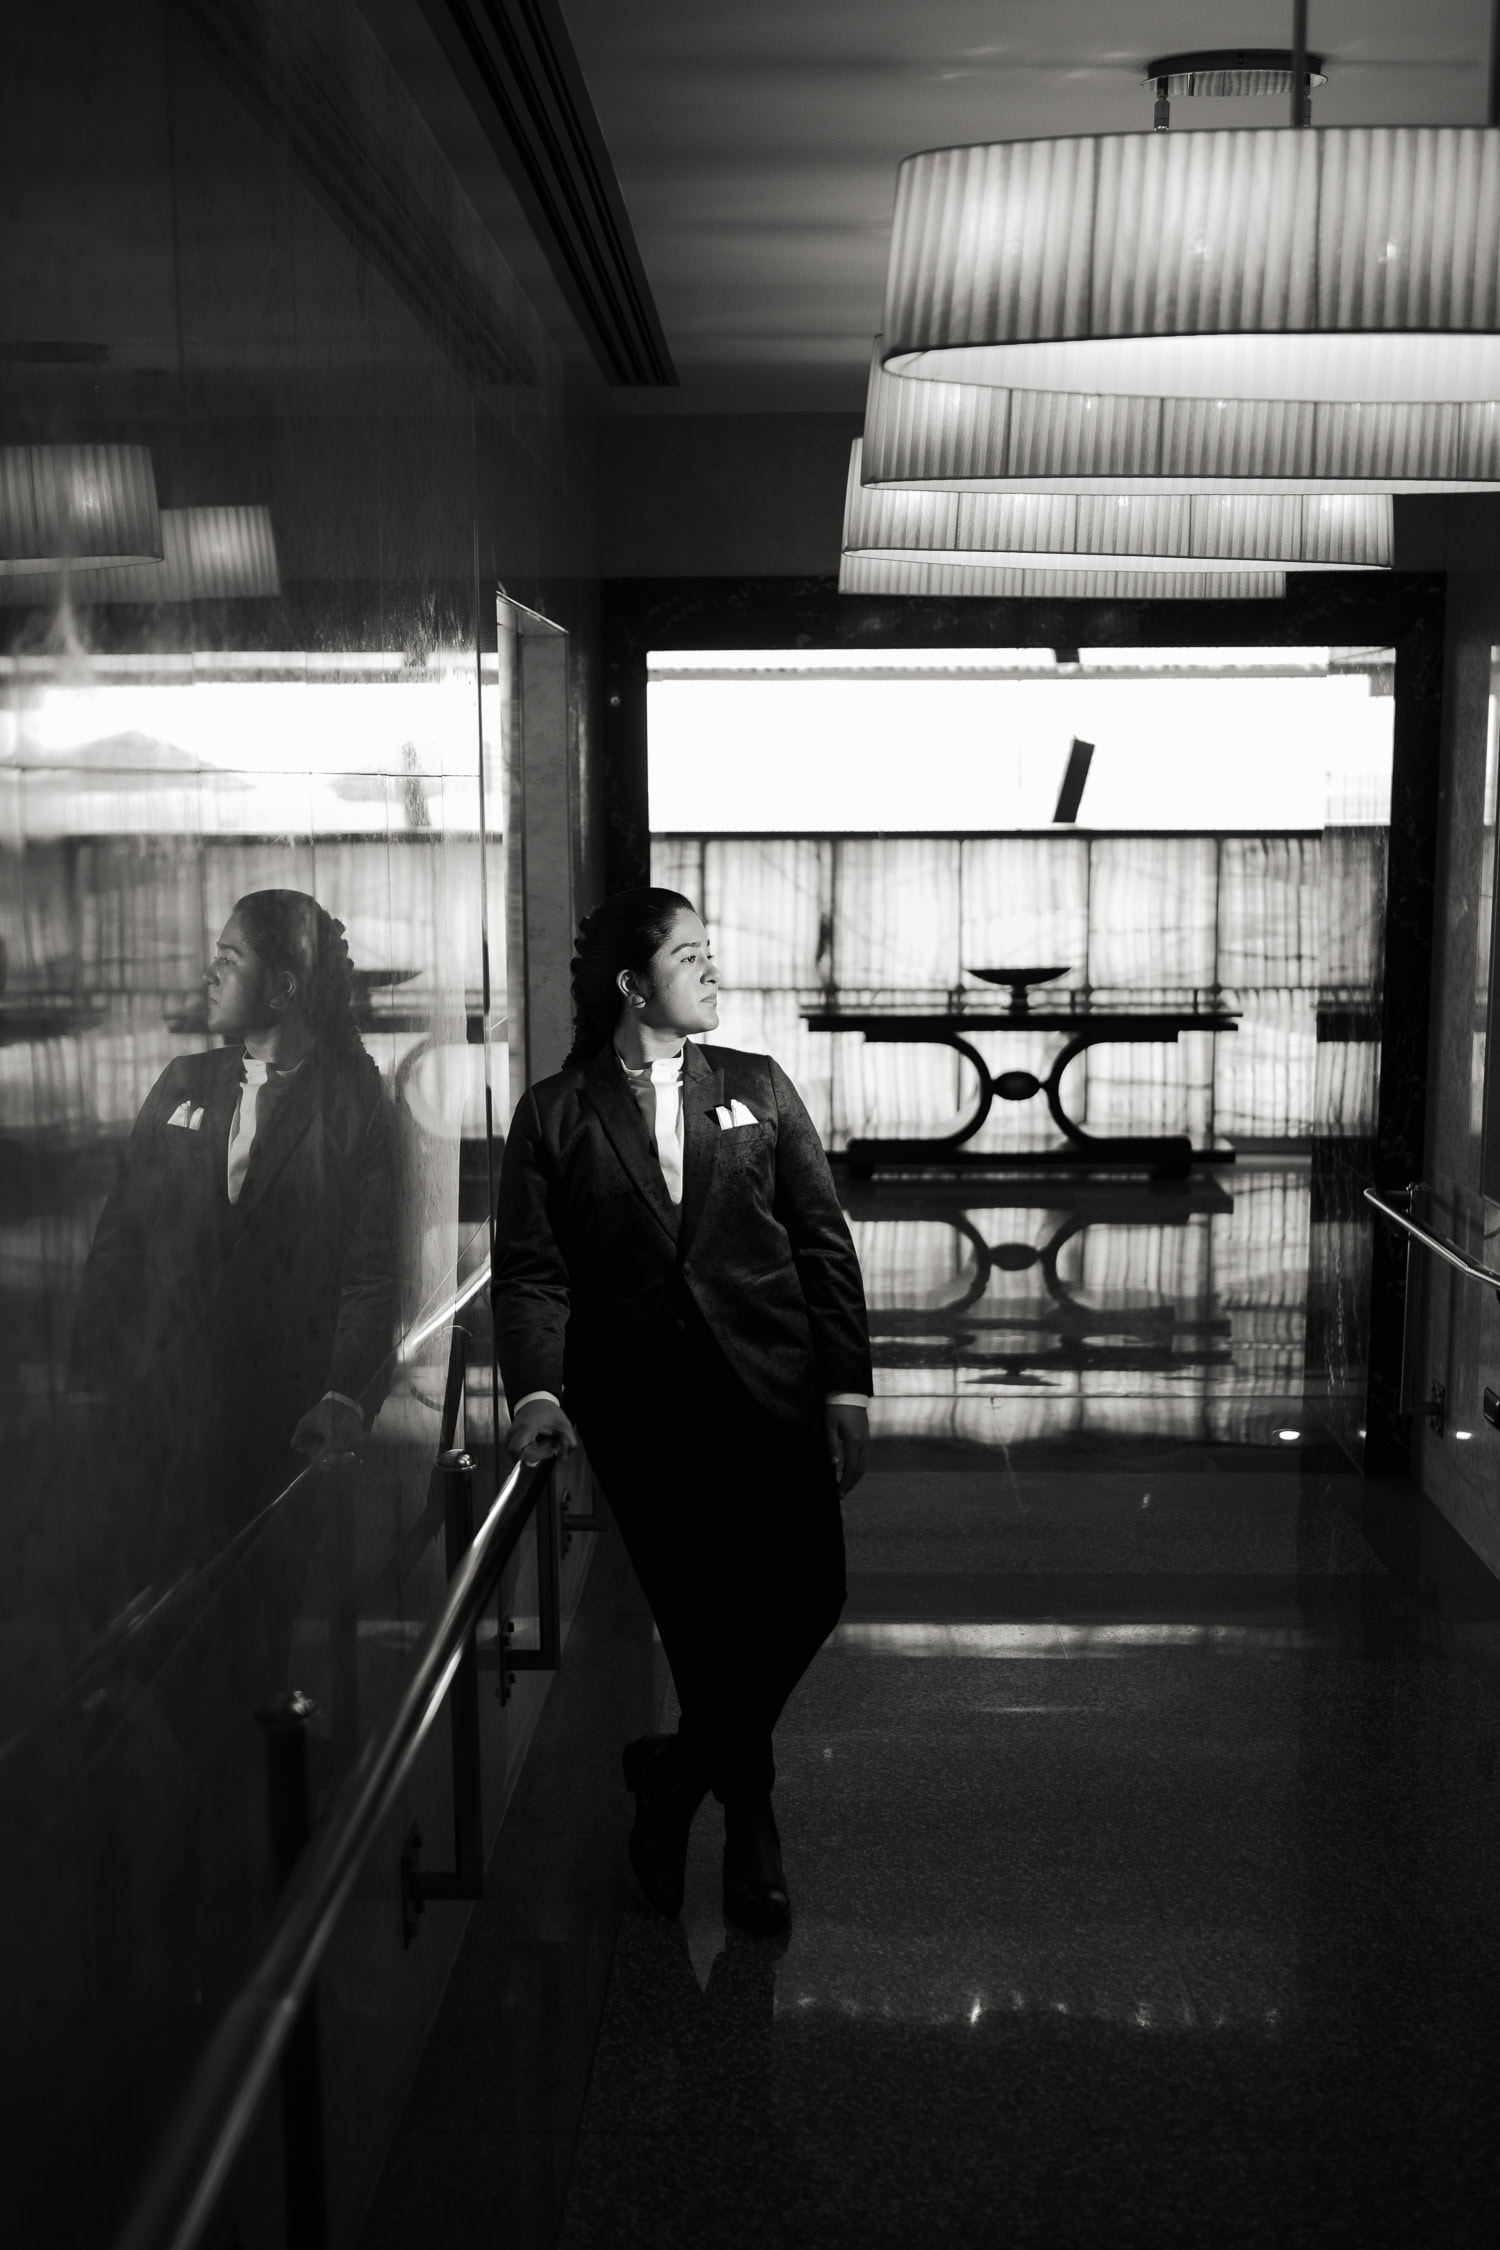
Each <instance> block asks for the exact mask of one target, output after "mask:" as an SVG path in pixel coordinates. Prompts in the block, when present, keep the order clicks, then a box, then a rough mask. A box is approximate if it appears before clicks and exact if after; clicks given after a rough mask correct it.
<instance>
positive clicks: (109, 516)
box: [0, 445, 162, 575]
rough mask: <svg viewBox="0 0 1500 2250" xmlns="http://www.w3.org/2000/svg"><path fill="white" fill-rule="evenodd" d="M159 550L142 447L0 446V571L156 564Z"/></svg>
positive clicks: (152, 484)
mask: <svg viewBox="0 0 1500 2250" xmlns="http://www.w3.org/2000/svg"><path fill="white" fill-rule="evenodd" d="M161 552H162V534H161V517H160V513H159V511H158V508H157V504H156V477H155V474H154V472H153V470H152V467H151V455H150V452H149V450H148V449H147V448H146V447H145V446H144V445H4V446H0V575H9V574H11V573H14V572H30V571H38V570H46V569H48V568H49V567H50V568H52V569H56V568H58V567H59V566H61V565H63V564H67V563H78V564H86V563H93V564H96V565H107V564H112V563H129V562H156V561H160V559H161Z"/></svg>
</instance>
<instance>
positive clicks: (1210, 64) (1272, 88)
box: [1141, 47, 1328, 133]
mask: <svg viewBox="0 0 1500 2250" xmlns="http://www.w3.org/2000/svg"><path fill="white" fill-rule="evenodd" d="M1297 77H1298V71H1297V57H1296V53H1295V51H1294V50H1293V49H1292V48H1291V47H1197V48H1194V49H1193V50H1192V51H1191V52H1190V53H1188V54H1182V55H1159V56H1158V57H1157V59H1156V61H1155V62H1148V63H1147V65H1146V74H1145V76H1144V78H1143V79H1142V80H1141V83H1142V85H1143V86H1154V87H1155V89H1156V109H1155V112H1154V114H1153V116H1152V124H1153V125H1154V126H1155V128H1156V130H1157V132H1158V133H1164V132H1165V131H1166V129H1167V127H1168V126H1169V125H1170V124H1171V122H1172V103H1173V101H1184V100H1196V99H1198V98H1200V97H1202V96H1204V95H1208V96H1210V97H1211V98H1213V99H1214V100H1218V101H1224V100H1231V101H1250V100H1254V99H1256V98H1257V97H1259V96H1262V95H1266V94H1282V95H1285V94H1289V93H1290V92H1291V91H1292V88H1293V87H1294V86H1295V84H1296V83H1297ZM1301 79H1302V95H1303V100H1304V101H1306V99H1307V96H1308V95H1309V94H1310V93H1311V92H1312V90H1313V88H1314V86H1326V85H1327V83H1328V76H1327V73H1326V72H1325V70H1324V68H1323V58H1322V56H1321V55H1304V57H1303V66H1302V71H1301Z"/></svg>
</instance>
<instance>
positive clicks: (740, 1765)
mask: <svg viewBox="0 0 1500 2250" xmlns="http://www.w3.org/2000/svg"><path fill="white" fill-rule="evenodd" d="M590 1408H592V1411H590ZM579 1420H580V1429H581V1432H582V1436H583V1439H584V1443H585V1446H586V1447H587V1450H588V1455H589V1460H590V1463H591V1464H592V1466H593V1468H594V1471H595V1473H596V1475H597V1476H598V1478H599V1481H600V1483H601V1484H602V1485H603V1487H604V1493H605V1497H606V1499H607V1500H608V1502H609V1505H610V1507H611V1508H612V1510H613V1511H614V1515H615V1520H616V1521H617V1523H618V1524H619V1526H620V1531H621V1535H622V1537H623V1538H624V1541H625V1547H626V1551H627V1553H628V1554H629V1556H630V1560H631V1563H632V1565H633V1566H634V1569H635V1573H636V1576H637V1577H638V1578H639V1580H640V1582H641V1589H642V1591H643V1593H644V1594H645V1596H646V1600H647V1601H648V1603H649V1604H650V1607H651V1614H652V1616H653V1618H654V1619H655V1621H656V1627H657V1631H658V1632H659V1633H660V1635H661V1640H662V1647H663V1648H664V1649H665V1651H666V1656H667V1661H668V1663H669V1664H670V1665H671V1667H672V1680H673V1684H674V1685H675V1687H676V1689H677V1699H678V1702H679V1703H680V1704H681V1706H682V1725H681V1729H680V1733H679V1744H680V1755H681V1759H682V1768H683V1772H684V1775H685V1777H687V1778H690V1779H692V1780H693V1781H695V1782H700V1783H702V1784H704V1785H706V1786H708V1787H709V1788H711V1789H712V1790H713V1792H714V1795H715V1796H716V1797H717V1798H718V1799H719V1800H720V1802H721V1803H728V1802H730V1801H731V1800H733V1799H735V1798H744V1797H752V1796H760V1795H764V1794H765V1793H766V1792H767V1791H769V1790H770V1788H771V1786H772V1784H773V1783H774V1781H775V1778H776V1768H775V1763H774V1760H773V1757H772V1751H771V1735H772V1730H773V1729H774V1727H775V1725H776V1722H777V1720H778V1719H779V1718H780V1716H781V1713H782V1709H783V1707H784V1705H785V1703H786V1701H787V1698H788V1697H789V1696H790V1694H791V1692H792V1690H793V1688H794V1687H795V1686H796V1685H797V1682H798V1681H799V1680H800V1679H801V1677H802V1675H803V1673H804V1672H805V1671H806V1670H807V1668H808V1666H809V1664H811V1662H812V1660H813V1658H814V1657H815V1656H816V1655H817V1653H818V1650H819V1649H820V1648H821V1647H822V1645H823V1643H824V1641H825V1640H826V1639H827V1638H828V1635H829V1634H830V1633H831V1632H832V1630H833V1628H834V1625H835V1624H836V1623H837V1621H838V1616H839V1612H840V1610H841V1609H842V1608H843V1606H844V1599H845V1585H844V1529H843V1520H842V1517H841V1514H840V1510H839V1496H838V1488H837V1485H836V1483H835V1481H834V1475H833V1468H832V1464H831V1463H830V1461H829V1458H828V1451H827V1443H826V1439H825V1436H824V1431H823V1425H822V1420H821V1417H820V1418H819V1419H818V1420H817V1421H816V1422H799V1423H793V1424H790V1425H788V1424H786V1423H780V1422H773V1421H772V1420H771V1419H770V1417H769V1416H767V1415H765V1414H763V1413H762V1412H761V1411H760V1410H759V1408H758V1407H756V1406H755V1404H754V1402H753V1401H752V1400H751V1399H750V1397H749V1396H748V1394H747V1393H746V1391H745V1389H744V1387H743V1385H742V1384H741V1383H740V1381H739V1378H738V1377H737V1376H736V1375H735V1374H734V1372H733V1370H732V1368H731V1367H730V1366H729V1363H728V1361H727V1360H726V1359H725V1357H724V1355H723V1353H722V1352H721V1351H720V1350H719V1348H718V1346H717V1344H716V1343H715V1342H714V1340H713V1338H712V1336H711V1335H710V1334H709V1332H708V1330H707V1328H706V1327H705V1326H704V1324H703V1322H702V1321H701V1319H699V1318H698V1317H697V1315H696V1313H694V1312H692V1311H691V1310H689V1311H688V1312H687V1313H686V1315H685V1317H684V1324H683V1329H682V1331H681V1333H680V1335H678V1336H676V1337H675V1338H674V1341H673V1342H672V1343H670V1344H668V1345H667V1346H666V1348H665V1352H664V1357H663V1361H662V1366H661V1387H660V1389H659V1391H655V1392H654V1395H653V1396H652V1398H651V1399H649V1400H644V1401H643V1400H633V1401H625V1400H619V1401H615V1402H609V1403H606V1401H604V1400H603V1399H602V1398H601V1399H600V1400H599V1401H598V1402H597V1403H595V1402H593V1401H589V1402H587V1403H585V1402H580V1410H579ZM648 1424H649V1426H650V1427H651V1428H652V1429H653V1430H656V1431H665V1432H666V1434H665V1435H664V1436H658V1437H653V1438H652V1439H650V1440H648V1439H647V1436H646V1426H647V1425H648Z"/></svg>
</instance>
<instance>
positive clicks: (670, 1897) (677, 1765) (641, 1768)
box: [624, 1734, 708, 1916]
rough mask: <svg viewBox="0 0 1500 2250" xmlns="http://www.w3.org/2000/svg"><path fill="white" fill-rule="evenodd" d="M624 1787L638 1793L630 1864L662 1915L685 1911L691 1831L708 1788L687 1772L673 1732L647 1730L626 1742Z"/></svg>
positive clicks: (634, 1794)
mask: <svg viewBox="0 0 1500 2250" xmlns="http://www.w3.org/2000/svg"><path fill="white" fill-rule="evenodd" d="M624 1767H625V1786H626V1788H627V1789H628V1790H630V1791H631V1793H632V1795H633V1796H634V1798H635V1823H634V1826H633V1827H632V1828H631V1831H630V1865H631V1868H632V1869H633V1871H634V1874H635V1879H636V1881H637V1882H638V1883H639V1884H640V1886H641V1889H642V1890H643V1891H644V1892H645V1894H646V1897H647V1898H648V1899H649V1900H650V1902H651V1904H652V1905H653V1906H654V1907H655V1908H656V1911H657V1913H658V1914H666V1915H669V1916H672V1915H677V1914H680V1913H681V1912H682V1885H683V1876H684V1872H685V1870H686V1867H687V1847H688V1831H689V1829H690V1828H691V1827H692V1825H693V1815H694V1813H695V1812H696V1811H697V1810H698V1807H699V1806H700V1805H701V1804H702V1802H703V1799H704V1797H705V1796H706V1795H707V1793H708V1784H707V1782H703V1783H699V1782H697V1781H696V1780H694V1779H693V1777H692V1776H691V1775H689V1774H686V1773H685V1772H684V1771H683V1766H682V1758H681V1753H680V1751H679V1748H678V1741H677V1737H676V1735H675V1734H646V1735H642V1736H641V1737H640V1739H639V1741H636V1742H628V1743H627V1744H626V1745H625V1756H624Z"/></svg>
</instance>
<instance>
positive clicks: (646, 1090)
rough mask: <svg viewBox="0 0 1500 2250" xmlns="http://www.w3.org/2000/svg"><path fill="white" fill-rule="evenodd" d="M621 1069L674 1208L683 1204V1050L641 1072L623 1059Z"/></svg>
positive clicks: (646, 1067)
mask: <svg viewBox="0 0 1500 2250" xmlns="http://www.w3.org/2000/svg"><path fill="white" fill-rule="evenodd" d="M616 1052H618V1049H617V1050H616ZM620 1068H621V1070H623V1071H624V1073H625V1079H626V1083H627V1084H628V1086H629V1088H630V1091H631V1092H632V1094H634V1096H635V1099H636V1105H637V1107H638V1108H639V1110H640V1113H641V1115H642V1117H644V1118H645V1120H646V1130H647V1132H648V1133H649V1134H650V1135H651V1138H652V1139H653V1141H654V1142H655V1143H656V1156H657V1161H658V1163H659V1164H660V1165H661V1176H662V1178H663V1179H664V1180H665V1181H666V1183H667V1194H668V1197H669V1198H670V1200H671V1202H672V1204H673V1206H674V1208H675V1206H676V1205H678V1204H680V1203H681V1201H682V1049H681V1048H680V1047H679V1048H678V1050H677V1052H676V1054H675V1055H666V1056H664V1057H663V1059H662V1060H661V1061H660V1062H653V1063H642V1064H641V1066H640V1068H639V1069H635V1068H633V1067H632V1065H631V1064H629V1063H628V1062H626V1061H625V1059H624V1057H623V1056H622V1057H621V1059H620Z"/></svg>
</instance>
